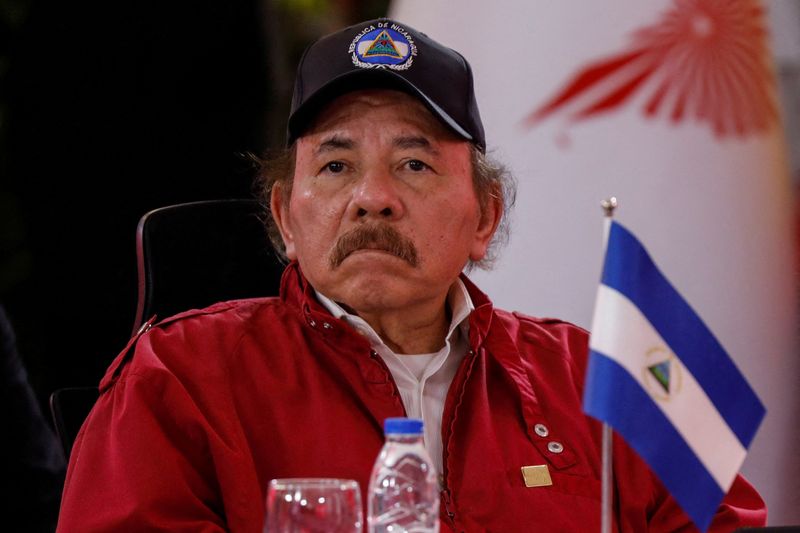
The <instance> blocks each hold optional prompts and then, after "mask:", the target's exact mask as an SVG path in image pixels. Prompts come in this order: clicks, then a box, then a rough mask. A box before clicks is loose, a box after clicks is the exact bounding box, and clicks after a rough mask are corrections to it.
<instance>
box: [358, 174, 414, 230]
mask: <svg viewBox="0 0 800 533" xmlns="http://www.w3.org/2000/svg"><path fill="white" fill-rule="evenodd" d="M398 185H399V183H398V182H397V181H396V180H395V178H394V176H392V174H391V172H388V171H386V170H383V171H377V170H373V171H369V172H365V173H364V174H363V175H362V176H361V178H360V179H359V181H358V184H357V185H356V188H355V191H354V194H353V201H352V205H351V212H352V215H353V218H354V219H357V220H358V219H361V220H366V219H379V220H396V219H398V218H400V217H402V216H403V213H404V206H403V202H402V199H401V197H400V191H399V190H398Z"/></svg>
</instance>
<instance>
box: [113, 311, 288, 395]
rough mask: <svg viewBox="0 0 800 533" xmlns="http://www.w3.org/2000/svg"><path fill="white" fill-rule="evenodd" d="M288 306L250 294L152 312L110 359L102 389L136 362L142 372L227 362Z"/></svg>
mask: <svg viewBox="0 0 800 533" xmlns="http://www.w3.org/2000/svg"><path fill="white" fill-rule="evenodd" d="M284 307H285V305H282V302H281V300H280V299H278V298H275V297H268V298H251V299H242V300H230V301H226V302H219V303H215V304H213V305H210V306H208V307H205V308H203V309H192V310H189V311H184V312H181V313H178V314H176V315H173V316H170V317H168V318H165V319H164V320H160V321H158V320H157V319H156V317H153V318H151V319H150V320H149V321H148V322H147V323H146V326H145V327H143V328H142V329H141V330H140V331H139V332H137V333H136V335H134V336H133V337H132V338H131V339H130V340H129V341H128V344H127V345H126V346H125V348H124V349H123V350H122V352H120V354H119V355H118V356H117V357H116V358H115V359H114V361H113V362H112V363H111V365H110V366H109V368H108V370H107V371H106V373H105V376H104V377H103V379H102V380H101V383H100V389H101V391H102V390H104V389H106V388H108V387H109V386H110V385H111V384H113V383H114V382H115V381H116V380H117V378H119V377H120V375H121V374H122V373H123V370H124V369H126V368H130V367H131V366H133V367H135V370H134V372H136V373H139V372H141V371H146V369H147V368H162V367H170V366H180V365H182V364H191V365H193V366H202V365H204V364H208V365H210V366H216V365H221V364H224V361H225V360H226V359H227V357H228V356H230V354H233V353H234V352H235V350H236V348H237V346H238V345H239V343H240V342H241V339H242V338H243V337H245V336H246V335H247V334H248V332H250V331H252V330H253V329H254V328H257V327H258V324H260V323H263V321H264V320H266V321H268V322H273V321H275V320H276V319H277V315H280V314H286V312H287V311H286V310H285V309H283V308H284ZM278 320H280V319H278Z"/></svg>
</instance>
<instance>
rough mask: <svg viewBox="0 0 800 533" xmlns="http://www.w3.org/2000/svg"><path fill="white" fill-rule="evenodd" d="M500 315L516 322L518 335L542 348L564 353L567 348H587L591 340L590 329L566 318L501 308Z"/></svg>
mask: <svg viewBox="0 0 800 533" xmlns="http://www.w3.org/2000/svg"><path fill="white" fill-rule="evenodd" d="M498 315H500V316H501V317H503V318H504V320H505V321H510V322H512V323H514V324H515V325H516V328H517V330H518V333H517V335H518V336H520V337H522V338H523V339H524V340H526V341H527V342H531V343H535V344H536V345H537V347H539V348H540V349H544V350H550V351H554V352H558V353H563V352H564V350H565V349H567V350H568V351H572V350H573V349H575V348H582V349H584V350H585V348H586V346H587V345H588V342H589V332H588V331H586V330H585V329H584V328H582V327H580V326H577V325H575V324H573V323H571V322H567V321H565V320H560V319H557V318H540V317H534V316H530V315H526V314H524V313H520V312H519V311H514V312H508V311H502V310H499V311H498Z"/></svg>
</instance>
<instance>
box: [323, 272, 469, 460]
mask: <svg viewBox="0 0 800 533" xmlns="http://www.w3.org/2000/svg"><path fill="white" fill-rule="evenodd" d="M317 298H318V299H319V301H320V303H322V305H324V306H325V308H326V309H328V311H330V313H331V314H332V315H333V316H335V317H336V318H339V319H342V320H344V321H345V322H347V323H348V324H350V325H351V326H352V327H353V328H354V329H355V330H356V331H358V332H359V333H361V334H362V335H364V336H365V337H366V338H367V339H368V340H369V343H370V345H371V346H372V349H373V350H375V351H376V352H377V353H378V355H380V356H381V358H382V359H383V362H384V363H386V366H387V367H388V368H389V371H390V372H391V373H392V377H393V378H394V381H395V383H396V384H397V388H398V389H399V391H400V397H401V398H402V400H403V405H404V406H405V408H406V413H407V414H408V416H409V417H412V418H421V419H422V421H423V422H424V424H425V429H424V431H425V437H424V439H425V447H426V448H427V449H428V453H429V454H430V455H431V458H432V459H433V463H434V466H435V467H436V471H437V472H439V473H441V472H442V412H443V410H444V402H445V398H446V397H447V391H448V389H449V388H450V383H451V382H452V381H453V377H455V375H456V371H457V370H458V365H459V364H460V363H461V360H462V359H463V358H464V354H466V353H467V349H468V347H469V342H468V339H469V321H468V320H467V318H468V317H469V314H470V313H471V312H472V310H473V309H474V306H473V305H472V299H471V298H470V297H469V293H468V292H467V288H466V287H465V286H464V284H463V283H462V282H461V280H460V279H457V280H456V281H455V282H454V283H453V284H452V285H451V286H450V290H449V291H448V293H447V303H448V306H449V307H450V309H451V310H452V319H451V321H450V327H449V329H448V331H447V336H446V337H445V344H444V346H442V348H441V349H440V350H439V351H438V352H435V353H429V354H396V353H394V351H392V349H391V348H389V347H388V346H386V344H385V343H384V342H383V340H382V339H381V338H380V337H379V336H378V334H377V333H375V330H374V329H372V327H371V326H370V325H369V324H368V323H367V322H366V321H365V320H364V319H363V318H361V317H359V316H357V315H353V314H350V313H348V312H347V311H345V310H344V309H343V308H342V307H341V306H340V305H339V304H337V303H336V302H334V301H332V300H331V299H330V298H327V297H326V296H324V295H323V294H321V293H319V292H317Z"/></svg>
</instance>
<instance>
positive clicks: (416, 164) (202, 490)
mask: <svg viewBox="0 0 800 533" xmlns="http://www.w3.org/2000/svg"><path fill="white" fill-rule="evenodd" d="M288 146H289V150H288V151H287V154H286V155H285V156H284V157H283V158H281V159H279V160H277V161H276V162H273V163H271V164H267V165H266V170H265V180H264V182H265V185H264V190H265V196H266V197H267V198H268V201H269V203H270V208H271V213H272V220H271V221H270V224H269V225H270V231H271V233H272V235H273V237H274V238H275V240H276V243H277V245H278V246H280V247H281V249H283V250H284V252H285V255H286V257H287V258H288V259H289V260H290V263H289V265H288V267H287V269H286V271H285V273H284V276H283V281H282V287H281V295H280V297H279V298H267V299H255V300H246V301H235V302H226V303H221V304H217V305H215V306H212V307H210V308H207V309H204V310H200V311H189V312H187V313H183V314H182V315H179V316H177V317H173V318H171V319H168V320H165V321H163V322H161V323H160V324H157V325H156V326H154V327H152V329H150V330H149V331H148V332H147V333H145V334H143V335H142V336H141V337H139V338H136V339H133V340H132V341H131V344H130V345H129V348H126V350H125V351H123V353H122V354H121V355H120V356H119V357H118V358H117V360H116V361H115V362H114V363H113V364H112V366H111V367H110V369H109V370H108V373H107V374H106V376H105V378H104V379H103V381H102V382H101V385H100V388H101V397H100V400H99V401H98V404H97V406H96V407H95V409H94V410H93V412H92V414H91V415H90V417H89V419H88V421H87V423H86V424H85V425H84V428H83V429H82V432H81V434H80V435H79V437H78V440H77V442H76V444H75V448H74V451H73V454H72V457H71V458H70V468H69V472H68V478H67V487H66V490H65V493H64V500H63V505H62V513H61V517H60V524H59V527H60V530H61V531H71V530H87V531H102V530H113V531H119V530H134V531H144V530H150V529H164V530H171V531H182V530H186V531H190V530H191V531H197V530H202V531H220V530H230V531H253V532H255V531H260V529H261V526H262V523H263V520H264V505H263V502H264V499H265V493H266V486H267V483H268V481H269V480H270V479H271V478H280V477H338V478H352V479H356V480H358V482H359V483H360V485H361V488H362V491H365V489H366V487H367V482H368V478H369V473H370V469H371V466H372V463H373V461H374V459H375V457H376V455H377V453H378V450H379V448H380V446H381V444H382V442H383V435H382V431H381V425H382V422H383V420H384V419H385V418H387V417H391V416H404V415H410V416H417V417H421V418H423V419H424V420H425V427H426V431H425V443H426V446H427V447H428V449H429V451H430V452H431V455H432V456H433V457H434V460H435V462H436V466H437V469H438V471H439V472H440V480H441V484H442V508H441V523H442V529H443V530H454V531H470V532H471V531H503V532H508V531H530V530H534V529H535V530H538V531H592V530H597V529H598V524H599V516H600V503H599V499H600V481H599V479H600V461H599V441H600V428H599V425H598V424H597V423H596V422H595V421H593V420H590V419H588V418H587V417H585V416H584V415H583V413H582V411H581V395H582V391H581V389H582V382H583V375H584V370H585V365H586V357H587V335H586V332H584V331H582V330H580V329H579V328H576V327H574V326H572V325H569V324H566V323H562V322H559V321H554V320H538V319H534V318H530V317H526V316H523V315H518V314H511V313H507V312H504V311H501V310H497V309H494V308H493V307H492V304H491V302H490V301H489V299H488V298H487V297H486V296H485V295H484V294H482V293H481V292H480V291H479V290H478V289H477V288H476V287H475V286H474V285H473V284H472V283H470V281H469V280H468V279H467V278H466V277H465V276H463V275H461V274H460V273H461V271H462V270H463V269H464V267H465V266H468V265H469V264H471V263H472V264H480V263H481V262H482V261H484V262H485V261H486V260H487V254H488V253H489V251H490V250H491V248H492V245H493V242H492V240H493V238H494V237H495V236H496V234H497V231H498V227H500V226H501V223H502V220H503V213H504V211H505V210H506V209H507V208H508V207H509V206H510V203H511V200H510V198H511V193H510V188H509V187H508V183H507V180H506V178H505V177H504V176H505V175H504V173H503V171H502V169H500V168H499V167H496V166H493V165H491V164H490V163H489V162H487V160H486V157H485V155H484V150H485V146H486V144H485V139H484V132H483V127H482V125H481V121H480V116H479V113H478V108H477V104H476V101H475V96H474V92H473V84H472V75H471V71H470V68H469V65H468V64H467V62H466V61H465V60H464V59H463V58H462V57H461V56H460V55H458V54H457V53H456V52H454V51H452V50H450V49H447V48H446V47H443V46H442V45H440V44H438V43H436V42H435V41H433V40H431V39H430V38H428V37H427V36H425V35H424V34H421V33H419V32H417V31H415V30H413V29H412V28H409V27H408V26H405V25H403V24H400V23H397V22H394V21H390V20H385V19H381V20H375V21H370V22H365V23H363V24H359V25H357V26H354V27H350V28H347V29H345V30H343V31H341V32H338V33H335V34H333V35H330V36H327V37H325V38H323V39H321V40H320V41H318V42H316V43H314V44H313V45H312V46H311V47H310V48H309V49H308V50H307V51H306V53H305V55H304V57H303V59H302V60H301V64H300V67H299V70H298V74H297V80H296V85H295V94H294V100H293V105H292V113H291V116H290V118H289V128H288ZM614 464H615V469H616V471H615V474H616V478H615V480H616V490H615V495H616V507H615V521H616V527H618V529H619V530H621V531H631V532H633V531H646V530H650V531H675V530H691V525H690V522H689V520H688V518H687V517H686V516H685V515H684V514H683V512H682V511H681V510H680V509H679V508H678V507H677V506H676V504H675V502H674V501H673V500H672V499H671V498H670V497H669V495H668V494H667V492H666V491H665V489H664V488H663V486H662V485H661V484H660V483H659V482H658V480H657V479H655V478H654V476H653V475H652V474H651V473H650V471H649V470H648V469H647V467H646V466H645V465H644V464H643V463H642V462H641V460H639V459H638V458H637V457H636V456H635V454H633V453H632V452H631V451H630V450H629V449H628V448H627V447H626V446H625V445H624V443H622V442H619V440H617V443H616V448H615V463H614ZM523 467H533V469H534V471H536V472H537V473H538V474H539V476H538V477H537V478H536V479H534V480H533V482H531V479H530V478H528V483H527V484H526V478H525V477H524V476H523V475H522V471H521V469H522V468H523ZM528 471H530V470H528ZM687 482H691V481H690V480H687ZM527 485H530V486H527ZM364 495H365V500H366V493H364ZM764 519H765V510H764V508H763V502H762V501H761V499H760V498H759V497H758V495H757V494H756V493H755V491H754V490H753V489H752V488H751V487H750V486H749V485H748V484H747V483H746V482H745V481H744V480H743V479H741V478H739V479H737V480H736V482H735V483H734V486H733V487H732V489H731V492H730V494H729V495H728V497H727V498H726V500H725V502H724V504H723V506H722V507H721V508H720V511H719V513H718V516H717V517H716V520H715V523H714V529H715V530H719V531H729V530H731V529H733V528H734V527H736V526H739V525H744V524H749V525H752V524H762V523H763V522H764Z"/></svg>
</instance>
